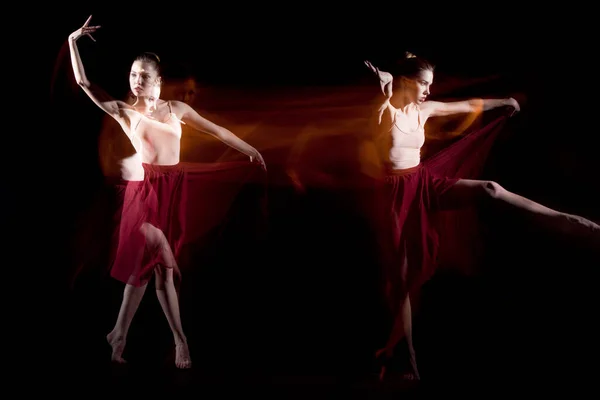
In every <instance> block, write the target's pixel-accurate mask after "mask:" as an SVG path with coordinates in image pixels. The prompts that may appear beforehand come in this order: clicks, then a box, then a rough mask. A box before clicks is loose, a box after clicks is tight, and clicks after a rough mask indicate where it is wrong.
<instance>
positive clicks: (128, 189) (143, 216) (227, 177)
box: [72, 162, 267, 286]
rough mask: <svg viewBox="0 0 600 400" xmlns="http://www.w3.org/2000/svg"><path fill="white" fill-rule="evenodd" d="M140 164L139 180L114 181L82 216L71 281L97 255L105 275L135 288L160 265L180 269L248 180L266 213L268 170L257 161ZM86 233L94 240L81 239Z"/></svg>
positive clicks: (188, 263)
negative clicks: (82, 249)
mask: <svg viewBox="0 0 600 400" xmlns="http://www.w3.org/2000/svg"><path fill="white" fill-rule="evenodd" d="M142 165H143V168H144V180H143V181H120V182H118V183H117V184H116V185H114V187H113V190H112V191H110V192H109V193H110V194H109V195H108V196H105V197H104V198H102V199H100V200H99V201H98V202H97V203H96V204H95V206H94V207H92V208H91V209H90V210H89V213H88V214H86V215H87V216H88V217H87V218H86V219H85V220H84V221H82V222H83V223H82V224H81V225H80V228H81V229H80V232H79V234H80V235H79V236H78V243H79V246H85V252H84V253H85V258H84V259H79V260H76V265H77V268H76V271H75V273H74V275H73V276H72V283H74V282H75V279H76V278H78V277H79V276H80V275H81V274H82V273H84V272H89V270H90V268H91V267H92V266H94V265H95V266H99V265H97V262H96V263H95V261H96V259H100V260H102V262H105V263H106V265H105V267H106V268H108V270H109V271H110V276H112V277H113V278H115V279H117V280H119V281H121V282H123V283H127V284H131V285H134V286H140V285H144V284H146V283H147V282H148V280H149V279H150V278H151V277H152V273H153V271H154V269H155V267H156V266H157V265H162V266H165V267H167V268H176V272H177V274H179V273H182V274H184V273H185V269H186V268H189V267H191V266H193V265H194V262H193V260H192V259H190V257H189V255H190V254H192V253H193V251H186V249H189V248H193V247H195V246H201V243H202V240H203V238H204V237H205V236H206V235H208V234H209V233H211V232H212V231H214V230H215V229H218V228H219V227H221V226H223V225H224V224H226V223H227V217H228V215H229V213H230V212H231V209H232V207H234V206H235V205H234V203H235V200H236V197H237V195H238V194H239V193H240V191H242V190H243V189H244V187H245V186H248V185H257V186H258V187H259V188H261V190H260V194H259V196H261V199H260V200H261V201H262V203H260V204H261V207H260V208H259V209H257V210H256V212H257V213H258V214H261V218H262V217H264V216H265V215H264V213H266V208H265V206H266V201H267V198H266V190H264V189H266V173H265V172H264V170H263V169H262V168H261V167H260V165H258V164H257V163H250V162H224V163H203V164H200V163H179V164H177V165H174V166H158V165H151V164H142ZM107 199H108V200H110V201H107ZM111 204H112V207H111ZM111 214H112V215H111ZM106 219H108V221H106ZM102 235H104V236H102ZM91 236H93V237H94V238H95V240H94V241H88V240H85V239H84V238H90V237H91ZM84 242H85V243H84ZM79 254H80V257H81V253H79ZM104 270H106V269H104Z"/></svg>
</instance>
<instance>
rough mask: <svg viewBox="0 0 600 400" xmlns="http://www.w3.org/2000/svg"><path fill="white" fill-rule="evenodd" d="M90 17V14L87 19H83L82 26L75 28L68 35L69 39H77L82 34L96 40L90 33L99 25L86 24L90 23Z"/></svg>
mask: <svg viewBox="0 0 600 400" xmlns="http://www.w3.org/2000/svg"><path fill="white" fill-rule="evenodd" d="M91 19H92V16H91V15H90V16H89V17H88V19H87V21H85V23H84V24H83V26H82V27H81V28H79V29H77V30H76V31H75V32H73V33H71V34H70V35H69V39H70V40H77V39H79V38H80V37H82V36H84V35H85V36H89V37H90V39H92V40H93V41H94V42H95V41H96V39H94V38H93V37H92V33H94V32H96V31H97V30H98V29H99V28H100V25H96V26H88V24H89V23H90V20H91Z"/></svg>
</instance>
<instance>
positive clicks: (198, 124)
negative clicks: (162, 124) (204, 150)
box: [171, 101, 266, 169]
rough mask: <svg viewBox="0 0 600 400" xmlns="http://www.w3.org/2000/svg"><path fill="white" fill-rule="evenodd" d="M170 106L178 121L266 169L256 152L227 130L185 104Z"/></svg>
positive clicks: (177, 102) (174, 102)
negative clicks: (178, 116) (174, 110)
mask: <svg viewBox="0 0 600 400" xmlns="http://www.w3.org/2000/svg"><path fill="white" fill-rule="evenodd" d="M171 104H172V106H173V107H174V109H176V110H177V113H178V114H179V115H181V117H180V119H181V121H183V122H184V123H185V124H187V125H188V126H190V127H192V128H194V129H196V130H198V131H200V132H204V133H208V134H209V135H212V136H214V137H216V138H217V139H219V140H220V141H222V142H223V143H225V144H226V145H228V146H230V147H232V148H234V149H236V150H237V151H239V152H240V153H244V154H245V155H247V156H248V157H250V161H253V162H258V163H259V164H260V165H261V166H262V167H263V168H264V169H266V165H265V161H264V160H263V158H262V155H261V154H260V153H259V152H258V150H256V149H255V148H254V147H252V146H250V145H249V144H248V143H246V142H244V141H243V140H242V139H240V138H239V137H237V136H236V135H235V134H234V133H233V132H231V131H230V130H229V129H226V128H224V127H222V126H220V125H217V124H215V123H214V122H212V121H209V120H208V119H206V118H204V117H203V116H201V115H200V114H198V112H197V111H196V110H194V109H193V108H192V107H191V106H190V105H188V104H187V103H184V102H182V101H171Z"/></svg>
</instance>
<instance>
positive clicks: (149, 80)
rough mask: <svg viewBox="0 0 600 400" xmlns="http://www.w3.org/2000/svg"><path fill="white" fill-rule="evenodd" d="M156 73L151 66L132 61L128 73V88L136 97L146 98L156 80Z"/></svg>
mask: <svg viewBox="0 0 600 400" xmlns="http://www.w3.org/2000/svg"><path fill="white" fill-rule="evenodd" d="M158 78H159V77H158V72H157V71H156V69H155V68H154V67H153V66H152V64H150V63H148V62H144V61H134V62H133V64H132V65H131V71H130V72H129V87H130V89H131V92H132V93H133V95H134V96H136V97H148V96H150V95H151V94H152V90H153V88H154V87H155V86H156V82H157V80H158Z"/></svg>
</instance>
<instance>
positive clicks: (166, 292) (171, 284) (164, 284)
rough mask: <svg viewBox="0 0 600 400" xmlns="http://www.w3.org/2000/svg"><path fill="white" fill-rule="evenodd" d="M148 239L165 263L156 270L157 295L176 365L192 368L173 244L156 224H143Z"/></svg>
mask: <svg viewBox="0 0 600 400" xmlns="http://www.w3.org/2000/svg"><path fill="white" fill-rule="evenodd" d="M142 230H143V232H144V235H145V236H146V241H147V243H148V244H149V246H151V247H152V248H153V251H158V252H160V254H161V259H162V260H163V262H164V263H165V265H159V266H157V267H156V269H155V270H154V272H155V278H156V279H155V283H156V296H157V297H158V301H159V302H160V305H161V307H162V310H163V312H164V314H165V316H166V317H167V321H168V322H169V326H170V327H171V331H172V332H173V337H174V339H175V366H176V367H177V368H191V366H192V361H191V358H190V352H189V349H188V344H187V339H186V337H185V335H184V333H183V327H182V324H181V316H180V313H179V298H178V295H177V290H176V289H175V280H174V274H177V275H178V276H179V275H180V273H179V268H178V266H177V262H176V261H175V257H174V255H173V252H172V251H171V246H169V243H168V242H167V238H166V237H165V235H164V233H163V232H162V231H161V230H160V229H158V228H156V227H155V226H153V225H151V224H148V223H145V224H144V225H143V226H142Z"/></svg>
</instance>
